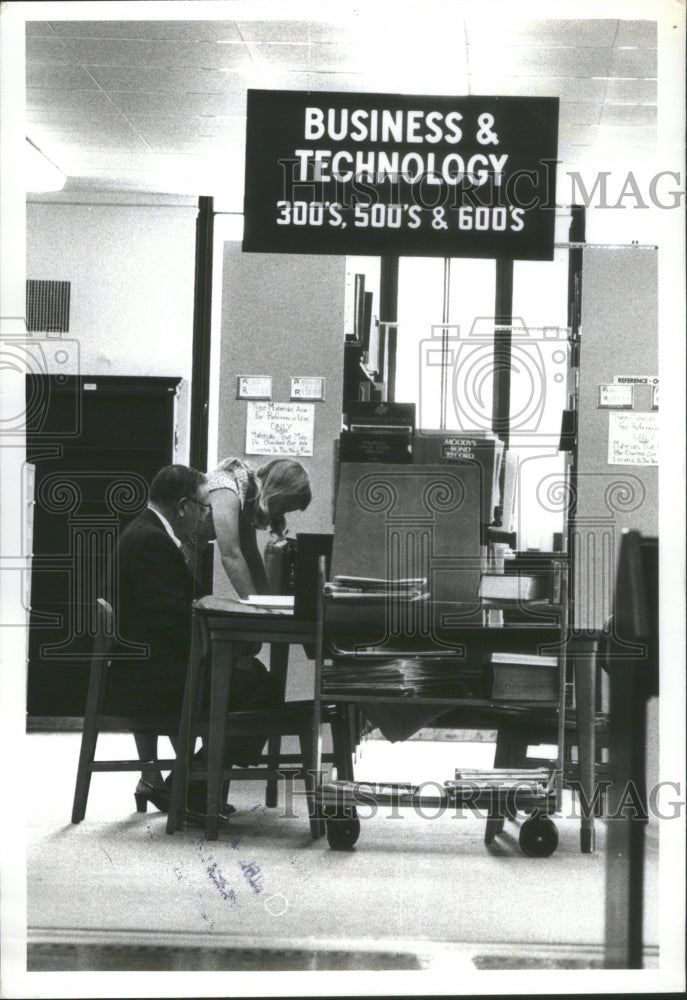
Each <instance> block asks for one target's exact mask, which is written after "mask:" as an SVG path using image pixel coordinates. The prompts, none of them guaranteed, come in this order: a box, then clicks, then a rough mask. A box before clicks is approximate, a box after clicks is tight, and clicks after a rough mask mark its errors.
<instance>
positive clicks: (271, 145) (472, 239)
mask: <svg viewBox="0 0 687 1000" xmlns="http://www.w3.org/2000/svg"><path fill="white" fill-rule="evenodd" d="M557 147H558V98H554V97H546V98H518V97H419V96H412V95H398V94H341V93H316V92H315V93H313V92H304V91H271V90H249V91H248V108H247V125H246V184H245V205H244V215H245V227H244V240H243V249H244V250H245V251H256V252H276V253H327V254H330V253H334V254H336V253H340V254H365V255H367V254H371V255H376V254H384V253H391V254H409V255H410V254H412V255H420V256H457V257H463V256H464V257H467V256H470V257H510V258H513V259H524V260H551V259H552V258H553V234H554V217H555V181H556V162H557V160H556V157H557Z"/></svg>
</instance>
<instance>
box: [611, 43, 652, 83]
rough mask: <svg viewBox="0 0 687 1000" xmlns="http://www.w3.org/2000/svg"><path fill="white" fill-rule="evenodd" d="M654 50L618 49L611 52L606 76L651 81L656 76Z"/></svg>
mask: <svg viewBox="0 0 687 1000" xmlns="http://www.w3.org/2000/svg"><path fill="white" fill-rule="evenodd" d="M656 73H657V67H656V50H655V49H618V48H616V49H615V51H614V52H613V59H612V61H611V64H610V67H609V70H608V75H609V76H616V77H638V78H639V79H645V80H646V79H653V78H654V77H655V76H656Z"/></svg>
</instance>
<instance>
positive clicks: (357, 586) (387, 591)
mask: <svg viewBox="0 0 687 1000" xmlns="http://www.w3.org/2000/svg"><path fill="white" fill-rule="evenodd" d="M324 592H325V594H327V596H329V597H333V598H335V599H336V600H349V601H350V600H353V601H364V602H366V601H386V600H393V599H398V600H400V601H417V600H421V599H422V598H426V597H429V591H428V590H427V578H426V577H403V578H400V579H393V578H387V579H380V578H378V577H372V576H335V577H334V579H333V580H331V581H330V582H329V583H326V584H325V586H324Z"/></svg>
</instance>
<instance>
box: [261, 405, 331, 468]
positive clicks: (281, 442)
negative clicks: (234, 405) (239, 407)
mask: <svg viewBox="0 0 687 1000" xmlns="http://www.w3.org/2000/svg"><path fill="white" fill-rule="evenodd" d="M314 433H315V407H314V404H313V403H262V402H250V403H248V406H247V409H246V455H292V456H296V455H312V453H313V438H314Z"/></svg>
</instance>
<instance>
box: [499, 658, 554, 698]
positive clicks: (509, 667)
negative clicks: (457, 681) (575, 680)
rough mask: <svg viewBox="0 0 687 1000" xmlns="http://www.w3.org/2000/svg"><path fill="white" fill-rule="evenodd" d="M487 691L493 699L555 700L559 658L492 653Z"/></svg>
mask: <svg viewBox="0 0 687 1000" xmlns="http://www.w3.org/2000/svg"><path fill="white" fill-rule="evenodd" d="M487 690H488V691H489V697H490V698H492V699H493V700H494V701H500V700H502V701H556V700H557V699H558V692H559V670H558V660H557V658H556V657H555V656H539V655H534V654H533V655H528V654H524V653H491V654H490V657H489V663H488V666H487Z"/></svg>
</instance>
